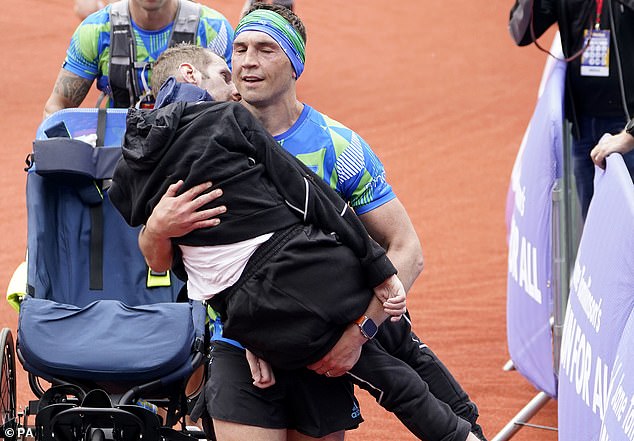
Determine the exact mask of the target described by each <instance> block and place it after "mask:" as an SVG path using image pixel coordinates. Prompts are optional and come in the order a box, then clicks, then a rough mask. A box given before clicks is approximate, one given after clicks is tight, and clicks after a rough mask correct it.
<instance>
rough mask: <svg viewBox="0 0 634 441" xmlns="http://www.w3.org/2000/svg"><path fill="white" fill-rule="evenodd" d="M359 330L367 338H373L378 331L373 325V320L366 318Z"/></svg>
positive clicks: (374, 324)
mask: <svg viewBox="0 0 634 441" xmlns="http://www.w3.org/2000/svg"><path fill="white" fill-rule="evenodd" d="M361 329H363V333H364V334H365V336H366V337H368V338H373V337H374V336H375V335H376V333H377V331H378V330H379V328H378V327H377V326H376V323H374V320H372V319H370V318H367V319H365V320H364V321H363V324H362V325H361Z"/></svg>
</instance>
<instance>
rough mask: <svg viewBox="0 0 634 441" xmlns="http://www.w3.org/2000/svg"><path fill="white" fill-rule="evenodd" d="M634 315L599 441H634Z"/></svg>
mask: <svg viewBox="0 0 634 441" xmlns="http://www.w3.org/2000/svg"><path fill="white" fill-rule="evenodd" d="M632 342H634V313H630V317H629V319H628V320H627V323H626V325H625V329H624V330H623V335H621V342H620V343H619V346H618V348H617V349H616V356H615V357H614V363H613V365H612V373H611V375H610V387H609V395H608V400H607V403H608V404H607V410H606V412H605V418H604V419H603V425H602V426H601V435H600V436H599V441H634V375H632V372H634V344H632Z"/></svg>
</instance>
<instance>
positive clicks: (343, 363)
mask: <svg viewBox="0 0 634 441" xmlns="http://www.w3.org/2000/svg"><path fill="white" fill-rule="evenodd" d="M386 299H387V300H386ZM392 301H394V302H396V303H395V305H396V304H397V303H398V302H401V301H402V302H401V303H398V304H399V305H400V307H401V308H402V309H401V310H400V311H398V312H396V314H398V315H393V314H392V313H387V312H386V307H385V304H386V303H390V302H392ZM387 309H389V308H387ZM404 312H405V291H404V289H403V284H402V283H401V281H400V280H399V278H398V277H397V276H396V275H392V276H390V277H389V278H387V279H386V280H385V281H384V282H383V283H381V284H380V285H379V286H377V287H375V288H374V297H373V298H372V300H371V301H370V304H369V305H368V307H367V309H366V310H365V312H364V313H363V315H364V316H366V317H368V318H371V319H372V321H374V323H376V324H377V325H378V326H380V325H381V323H383V322H384V321H385V320H386V319H387V318H388V317H389V316H390V315H392V316H393V317H396V316H398V317H400V315H401V314H403V313H404ZM366 341H367V339H366V338H365V336H364V335H363V334H362V333H361V330H360V329H359V327H358V326H357V324H356V323H351V324H349V325H348V326H347V327H346V329H345V331H344V332H343V335H342V336H341V338H339V340H338V341H337V343H336V344H335V346H334V347H333V348H332V349H331V350H330V351H329V352H328V353H327V354H326V355H325V356H324V357H323V358H322V359H321V360H319V361H317V362H315V363H313V364H311V365H310V366H307V367H308V369H312V370H313V371H315V372H316V373H317V374H319V375H327V376H329V377H339V376H341V375H343V374H345V373H346V372H348V371H349V370H350V369H352V367H353V366H354V365H355V364H356V362H357V361H358V360H359V356H360V355H361V347H362V346H363V344H364V343H365V342H366Z"/></svg>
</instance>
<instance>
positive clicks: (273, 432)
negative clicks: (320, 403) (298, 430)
mask: <svg viewBox="0 0 634 441" xmlns="http://www.w3.org/2000/svg"><path fill="white" fill-rule="evenodd" d="M214 430H215V432H216V439H217V440H218V441H245V440H249V441H286V440H287V438H286V429H265V428H263V427H256V426H246V425H243V424H238V423H232V422H229V421H222V420H216V419H214ZM311 439H313V438H311ZM333 441H334V440H333Z"/></svg>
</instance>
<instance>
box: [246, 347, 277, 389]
mask: <svg viewBox="0 0 634 441" xmlns="http://www.w3.org/2000/svg"><path fill="white" fill-rule="evenodd" d="M246 353H247V362H248V363H249V369H250V370H251V377H253V385H254V386H256V387H259V388H260V389H265V388H267V387H270V386H273V385H274V384H275V375H274V374H273V369H272V368H271V365H270V364H269V363H268V362H267V361H264V360H262V359H261V358H258V357H256V356H255V355H254V354H253V353H252V352H251V351H249V350H248V349H247V350H246Z"/></svg>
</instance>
